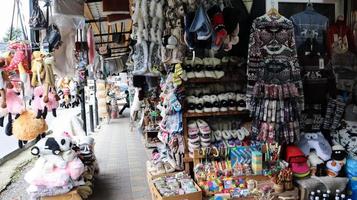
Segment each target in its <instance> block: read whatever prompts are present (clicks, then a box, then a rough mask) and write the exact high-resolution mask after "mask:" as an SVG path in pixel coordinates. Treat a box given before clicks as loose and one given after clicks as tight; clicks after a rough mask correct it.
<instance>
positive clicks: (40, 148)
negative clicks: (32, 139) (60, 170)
mask: <svg viewBox="0 0 357 200" xmlns="http://www.w3.org/2000/svg"><path fill="white" fill-rule="evenodd" d="M72 148H73V142H72V139H71V138H70V137H69V136H68V134H66V133H64V134H62V135H55V136H46V137H45V138H42V139H41V140H40V141H38V142H37V144H36V145H35V146H34V147H32V148H31V154H32V155H34V156H39V157H46V158H49V159H54V160H57V161H56V163H57V164H56V165H59V166H62V167H64V166H66V164H67V162H70V161H72V160H73V159H74V158H75V157H76V153H75V151H74V150H72Z"/></svg>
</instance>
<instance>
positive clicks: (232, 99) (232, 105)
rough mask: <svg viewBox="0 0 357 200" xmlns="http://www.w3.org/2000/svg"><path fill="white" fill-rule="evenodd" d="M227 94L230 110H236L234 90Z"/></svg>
mask: <svg viewBox="0 0 357 200" xmlns="http://www.w3.org/2000/svg"><path fill="white" fill-rule="evenodd" d="M227 96H228V110H230V111H236V109H237V107H236V106H237V102H236V98H237V97H236V94H235V93H233V92H229V93H227Z"/></svg>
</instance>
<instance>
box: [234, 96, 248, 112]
mask: <svg viewBox="0 0 357 200" xmlns="http://www.w3.org/2000/svg"><path fill="white" fill-rule="evenodd" d="M236 102H237V110H238V111H244V110H247V103H246V96H245V95H244V94H237V98H236Z"/></svg>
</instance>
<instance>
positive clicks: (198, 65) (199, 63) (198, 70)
mask: <svg viewBox="0 0 357 200" xmlns="http://www.w3.org/2000/svg"><path fill="white" fill-rule="evenodd" d="M194 72H195V77H196V78H204V77H205V73H204V67H203V60H202V59H201V58H195V61H194Z"/></svg>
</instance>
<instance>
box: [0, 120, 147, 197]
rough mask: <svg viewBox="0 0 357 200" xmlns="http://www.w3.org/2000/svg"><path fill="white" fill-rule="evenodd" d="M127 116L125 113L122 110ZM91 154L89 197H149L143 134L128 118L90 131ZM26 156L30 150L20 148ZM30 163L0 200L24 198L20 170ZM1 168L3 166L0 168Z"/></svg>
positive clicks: (24, 183)
mask: <svg viewBox="0 0 357 200" xmlns="http://www.w3.org/2000/svg"><path fill="white" fill-rule="evenodd" d="M125 115H126V116H127V115H128V113H125ZM93 137H94V138H95V141H96V145H95V154H96V156H97V159H98V162H99V167H100V173H99V175H98V177H97V178H96V180H95V182H94V191H93V195H92V196H91V197H90V198H89V199H90V200H150V199H151V194H150V192H149V187H148V184H147V181H146V161H147V160H148V155H149V153H150V151H149V150H146V149H145V147H144V143H143V137H142V135H141V134H140V133H138V132H137V131H131V128H130V126H129V118H128V117H122V118H119V119H117V120H113V121H112V122H110V123H109V124H103V125H102V128H101V129H100V130H99V131H98V132H96V133H94V134H93ZM23 153H24V154H26V157H29V156H28V155H29V154H30V153H29V152H28V151H26V152H23ZM30 158H32V157H30ZM32 165H33V163H30V164H28V165H26V166H24V167H23V168H22V169H21V170H20V172H19V174H18V175H16V177H17V178H15V179H14V180H13V181H12V182H11V183H10V184H9V185H8V187H7V188H6V189H5V190H4V191H2V192H0V200H28V199H29V197H28V195H27V193H26V190H25V189H26V188H27V187H28V184H27V183H26V182H25V181H24V174H25V173H26V172H27V171H28V170H29V169H30V168H31V166H32ZM0 169H3V168H0Z"/></svg>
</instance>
